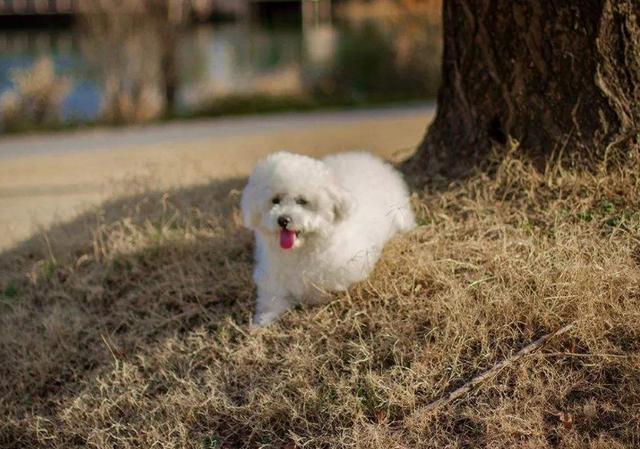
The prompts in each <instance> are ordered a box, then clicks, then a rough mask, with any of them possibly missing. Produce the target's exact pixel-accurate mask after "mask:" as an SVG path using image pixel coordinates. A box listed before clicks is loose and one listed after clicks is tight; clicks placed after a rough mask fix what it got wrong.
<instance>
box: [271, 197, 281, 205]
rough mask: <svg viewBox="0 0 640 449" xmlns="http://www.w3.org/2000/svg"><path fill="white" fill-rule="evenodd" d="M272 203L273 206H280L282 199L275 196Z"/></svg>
mask: <svg viewBox="0 0 640 449" xmlns="http://www.w3.org/2000/svg"><path fill="white" fill-rule="evenodd" d="M271 202H272V203H273V204H280V197H279V196H274V197H273V199H272V200H271Z"/></svg>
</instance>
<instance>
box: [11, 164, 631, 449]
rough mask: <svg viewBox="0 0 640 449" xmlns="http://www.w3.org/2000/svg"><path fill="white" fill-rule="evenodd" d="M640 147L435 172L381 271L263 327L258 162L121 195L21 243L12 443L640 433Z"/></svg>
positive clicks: (348, 443) (484, 442)
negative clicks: (605, 156) (189, 183)
mask: <svg viewBox="0 0 640 449" xmlns="http://www.w3.org/2000/svg"><path fill="white" fill-rule="evenodd" d="M631 159H633V160H631V161H630V162H629V163H628V164H626V165H624V164H623V165H620V164H618V165H615V166H614V165H612V166H610V167H609V168H608V169H607V170H606V171H602V172H600V173H599V174H597V175H593V174H589V173H582V172H568V171H564V170H563V169H562V167H561V166H559V165H557V164H555V165H553V167H551V168H549V169H548V170H547V171H546V172H545V173H542V174H540V173H538V172H536V171H534V170H533V169H531V168H530V167H529V166H528V165H527V163H526V162H524V161H522V160H519V159H518V158H517V157H516V156H514V155H510V156H509V157H508V158H506V159H505V160H504V161H503V162H502V163H501V164H499V166H497V167H494V169H493V171H492V174H489V172H488V171H487V172H478V173H476V174H475V175H473V176H471V177H470V178H469V179H467V180H465V181H460V182H455V183H452V184H450V185H444V183H443V182H438V181H432V182H431V183H430V184H429V185H427V187H425V189H424V191H423V192H422V193H421V194H420V195H418V198H416V206H417V207H418V209H419V216H420V217H421V226H420V227H419V228H418V229H417V230H416V231H415V232H413V233H412V234H411V235H408V236H406V237H405V238H402V239H399V240H397V241H395V242H393V243H392V244H390V245H389V246H388V248H387V250H386V251H385V254H384V257H383V259H382V260H381V262H380V263H379V265H378V267H377V269H376V271H375V273H374V275H373V276H372V277H371V278H370V280H368V281H367V282H363V283H361V284H359V285H357V286H355V287H353V288H352V289H351V290H350V291H349V292H348V293H345V294H339V295H336V296H335V299H334V300H333V301H332V302H331V303H329V304H327V305H326V306H324V307H309V308H302V309H300V310H296V311H292V312H290V313H288V314H287V315H286V316H285V317H284V319H283V320H282V321H281V322H279V323H278V324H276V325H274V326H272V327H269V328H267V329H261V330H252V329H250V328H249V327H248V325H247V323H248V320H249V317H250V315H251V311H252V307H253V297H254V294H255V292H254V288H253V287H252V285H251V282H250V271H251V245H252V243H251V236H250V234H249V233H247V232H246V231H244V230H242V229H241V228H240V227H239V225H238V223H237V220H236V219H235V218H234V217H236V211H235V210H236V207H237V200H238V198H237V195H235V194H234V193H231V194H230V193H229V192H230V191H233V190H234V189H238V188H240V187H241V185H242V180H234V181H226V182H220V183H215V184H212V185H208V186H202V187H197V188H191V189H188V190H180V191H171V192H169V193H168V194H166V195H162V194H156V193H144V194H141V195H138V196H136V197H130V198H126V199H120V200H116V201H114V202H112V203H109V204H107V205H105V206H104V207H102V208H101V209H100V210H98V211H97V213H95V214H87V215H86V216H84V217H82V218H80V219H78V220H77V221H75V222H73V223H69V224H67V225H63V226H60V227H58V228H56V229H53V230H52V231H51V232H50V233H49V238H48V239H47V240H46V241H44V240H43V242H42V243H39V242H38V239H37V238H36V239H34V240H33V241H31V242H26V243H25V244H24V245H22V246H21V247H19V248H17V249H16V250H14V251H12V252H10V253H8V252H5V253H4V254H2V256H1V257H0V270H1V271H0V283H1V287H2V290H1V291H2V292H3V293H2V294H3V298H2V312H1V315H0V320H1V322H0V342H1V344H0V357H1V362H2V363H1V364H0V413H1V414H2V416H3V417H4V419H3V420H2V422H1V423H0V446H2V447H54V448H72V447H100V448H102V447H123V448H124V447H132V448H134V447H135V448H139V447H157V448H161V447H166V448H174V447H193V448H203V447H204V448H216V447H223V448H234V447H247V448H254V447H265V448H266V447H273V448H285V447H286V448H293V447H305V448H312V447H314V448H315V447H327V448H328V447H331V448H337V447H353V448H363V449H364V448H367V449H369V448H421V447H435V448H445V447H451V448H462V447H469V448H476V447H491V448H513V447H523V448H536V449H539V448H554V447H561V448H585V447H588V448H594V449H595V448H605V447H606V448H622V447H628V448H632V447H638V446H639V445H640V424H639V422H638V419H637V418H638V416H639V415H640V376H638V373H639V372H640V371H639V370H640V326H638V322H639V321H640V239H639V238H638V235H639V234H640V232H639V231H640V173H639V170H638V166H639V165H638V163H639V162H640V156H639V155H638V154H635V155H634V156H633V157H632V158H631ZM568 323H575V328H574V329H573V330H571V331H570V332H569V333H567V334H564V335H562V336H559V337H558V338H556V339H553V340H552V341H550V342H549V343H548V344H547V345H546V346H545V347H544V348H543V349H542V350H541V351H538V352H536V353H534V354H531V355H528V356H526V357H524V358H522V359H521V360H519V361H517V362H516V363H513V364H511V365H509V366H507V367H506V368H504V369H503V370H502V371H501V372H500V373H499V374H497V375H496V376H494V377H492V378H490V379H488V380H486V381H485V382H483V383H482V384H481V385H480V386H479V387H478V388H477V389H475V390H474V391H472V392H471V393H470V394H468V395H466V396H464V397H463V398H462V399H460V400H458V401H455V402H454V403H452V404H449V405H447V406H445V407H443V408H440V409H438V410H435V411H433V412H429V413H425V412H424V410H423V407H424V406H425V405H426V404H428V403H429V402H431V401H432V400H434V399H437V398H438V397H440V396H442V395H443V394H445V393H446V392H449V391H451V390H453V389H455V388H457V387H459V386H460V385H462V384H464V383H465V382H466V381H468V380H470V379H471V378H473V377H474V376H476V375H478V374H479V373H481V372H483V371H484V370H486V369H488V368H490V367H491V366H493V365H495V364H496V363H497V362H499V361H500V360H502V359H504V358H506V357H508V356H509V355H511V354H513V353H515V352H517V351H518V350H519V349H520V348H522V347H523V346H525V345H527V344H528V343H530V342H531V341H533V340H535V339H536V338H538V337H540V336H542V335H544V334H547V333H550V332H553V331H555V330H557V329H559V328H560V327H562V326H563V325H565V324H568ZM569 418H570V420H569Z"/></svg>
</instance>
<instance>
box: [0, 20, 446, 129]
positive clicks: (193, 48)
mask: <svg viewBox="0 0 640 449" xmlns="http://www.w3.org/2000/svg"><path fill="white" fill-rule="evenodd" d="M412 23H413V28H411V27H405V26H403V25H398V24H396V25H395V26H394V25H389V24H386V23H382V22H376V21H368V22H366V23H360V24H357V25H355V24H348V23H346V22H344V23H340V22H338V23H336V22H334V23H331V24H321V25H317V26H313V27H303V26H292V25H291V24H287V25H273V24H272V25H271V26H269V27H265V26H260V25H258V24H255V23H225V24H206V25H198V26H194V27H192V28H190V29H188V30H186V31H185V32H184V33H183V34H182V35H181V37H180V40H179V44H178V64H179V70H180V72H179V87H178V109H179V111H180V112H181V113H186V114H188V113H194V112H197V111H199V110H201V109H203V108H206V107H207V106H208V105H211V104H215V102H216V101H217V100H220V99H223V98H228V97H229V96H233V97H238V96H251V95H256V94H268V95H276V96H289V97H294V98H295V97H308V96H314V97H315V98H318V97H320V98H324V99H327V100H328V102H330V101H331V99H334V98H335V99H336V100H338V99H339V100H352V101H358V102H364V103H366V102H367V101H376V102H380V101H394V100H411V99H419V100H425V99H429V98H431V97H433V95H434V94H435V92H436V89H437V83H438V75H439V62H440V46H439V43H438V42H437V41H436V40H437V39H438V30H436V29H433V25H429V24H428V23H426V22H425V23H424V24H422V23H421V22H420V21H418V22H416V21H415V20H414V21H413V22H412ZM83 39H86V36H85V37H83V35H81V34H80V33H79V32H78V31H75V30H54V31H42V30H31V31H29V30H2V31H0V94H1V93H2V92H5V91H6V90H8V89H10V88H11V85H12V84H11V72H12V70H14V69H16V68H27V67H30V66H31V65H32V64H33V62H34V61H35V60H36V59H37V58H38V57H40V56H43V55H49V56H51V57H52V59H53V61H54V62H55V66H56V71H57V73H59V74H61V75H66V76H68V77H70V78H71V79H72V81H73V87H72V89H71V91H70V93H69V95H68V97H67V98H66V101H65V102H64V108H63V115H64V118H65V120H66V121H68V122H69V121H74V122H78V121H91V120H95V119H97V118H98V116H99V113H100V108H101V99H102V92H103V86H102V81H101V80H103V79H104V78H105V77H104V76H102V75H104V74H102V73H100V71H101V70H104V67H102V68H101V67H100V65H96V64H95V63H93V64H92V62H91V61H92V60H95V55H92V57H93V59H92V58H91V57H88V55H87V47H86V45H83ZM98 56H99V55H98Z"/></svg>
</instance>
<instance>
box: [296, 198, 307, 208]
mask: <svg viewBox="0 0 640 449" xmlns="http://www.w3.org/2000/svg"><path fill="white" fill-rule="evenodd" d="M296 204H299V205H300V206H306V205H307V204H309V201H307V200H305V199H304V198H297V199H296Z"/></svg>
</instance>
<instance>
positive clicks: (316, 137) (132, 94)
mask: <svg viewBox="0 0 640 449" xmlns="http://www.w3.org/2000/svg"><path fill="white" fill-rule="evenodd" d="M440 9H441V0H370V1H364V0H164V1H163V0H0V251H2V250H3V249H6V248H9V247H12V246H15V245H17V244H19V243H20V242H22V241H25V239H27V238H28V237H31V236H34V237H35V239H36V240H37V241H43V240H42V238H43V237H44V241H46V242H47V243H46V244H47V245H49V240H51V241H53V240H57V243H60V244H61V243H62V242H64V241H71V240H73V238H74V235H69V236H66V237H57V238H53V237H51V238H50V239H49V237H48V235H50V231H51V229H53V228H52V226H54V225H55V224H57V223H64V222H68V221H69V220H71V219H73V218H74V217H77V216H79V214H85V215H84V216H85V217H91V219H94V218H95V217H99V216H101V214H102V212H101V210H102V209H101V208H103V207H104V204H105V202H108V201H112V200H114V199H119V198H123V197H127V196H131V195H135V194H141V195H144V194H146V193H148V192H161V193H167V194H169V195H171V193H172V192H175V191H177V190H178V189H184V188H190V187H192V186H196V185H210V184H211V183H214V184H215V183H216V182H218V181H220V180H224V179H226V180H229V179H236V180H238V183H241V182H242V180H243V179H244V178H245V177H246V176H247V175H248V173H249V172H250V170H251V169H252V167H253V166H254V164H255V162H256V161H257V160H258V159H259V158H261V157H263V156H264V155H266V154H268V153H271V152H274V151H279V150H283V149H287V150H290V151H294V152H298V153H302V154H307V155H311V156H316V157H320V156H323V155H326V154H329V153H335V152H340V151H346V150H354V149H359V150H367V151H370V152H373V153H376V154H378V155H380V156H382V157H385V158H387V159H392V160H399V159H401V158H402V157H406V156H407V155H408V154H410V152H411V151H413V149H414V148H415V146H416V145H417V143H418V142H419V141H420V140H421V138H422V136H423V135H424V132H425V128H426V126H427V124H428V123H429V120H430V119H431V117H432V116H433V111H434V102H433V98H434V97H435V94H436V91H437V87H438V78H439V65H440V57H441V47H442V44H441V35H440V28H441V26H440V14H441V12H440ZM71 234H73V233H71ZM54 243H55V242H54Z"/></svg>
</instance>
